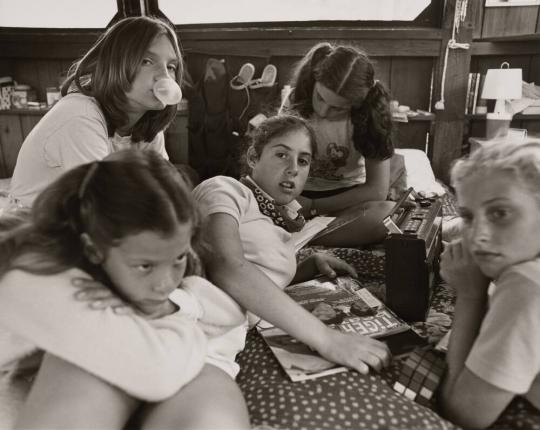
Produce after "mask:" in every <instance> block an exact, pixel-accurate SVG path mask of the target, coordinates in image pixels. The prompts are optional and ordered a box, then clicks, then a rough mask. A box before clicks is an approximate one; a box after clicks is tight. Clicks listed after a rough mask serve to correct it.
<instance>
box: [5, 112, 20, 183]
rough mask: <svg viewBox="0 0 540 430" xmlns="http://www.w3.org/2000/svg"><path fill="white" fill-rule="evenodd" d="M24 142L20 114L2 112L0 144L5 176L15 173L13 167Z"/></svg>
mask: <svg viewBox="0 0 540 430" xmlns="http://www.w3.org/2000/svg"><path fill="white" fill-rule="evenodd" d="M22 142H23V134H22V129H21V124H20V119H19V116H17V115H2V114H1V113H0V146H1V147H2V150H1V155H2V160H0V162H1V163H2V165H3V169H0V170H3V172H1V171H0V174H3V175H4V176H3V177H5V178H9V177H11V176H12V175H13V169H14V168H15V163H16V161H17V155H18V154H19V149H20V148H21V145H22Z"/></svg>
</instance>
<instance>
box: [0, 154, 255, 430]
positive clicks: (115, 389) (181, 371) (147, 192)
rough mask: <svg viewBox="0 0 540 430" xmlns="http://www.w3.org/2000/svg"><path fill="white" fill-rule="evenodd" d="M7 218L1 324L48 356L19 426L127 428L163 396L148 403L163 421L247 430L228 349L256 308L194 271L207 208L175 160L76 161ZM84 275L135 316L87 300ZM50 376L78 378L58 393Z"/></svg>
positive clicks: (238, 341) (151, 417)
mask: <svg viewBox="0 0 540 430" xmlns="http://www.w3.org/2000/svg"><path fill="white" fill-rule="evenodd" d="M7 224H9V223H6V227H9V228H6V231H5V232H3V233H2V234H1V235H0V250H1V254H2V256H3V258H2V262H1V263H0V264H1V266H0V274H2V275H3V276H2V277H1V278H0V284H1V288H0V308H1V309H0V314H1V316H0V323H1V324H2V326H4V327H5V328H8V329H9V330H11V331H12V332H13V333H15V334H17V335H19V336H21V337H23V338H25V339H26V340H27V341H29V342H30V343H32V344H33V346H34V348H37V349H40V350H43V351H45V352H46V353H47V354H46V358H45V360H44V362H43V364H42V365H41V368H40V371H39V373H38V377H37V380H36V382H35V384H34V386H33V388H32V391H31V393H30V396H29V398H28V401H27V402H26V404H25V406H24V408H23V411H22V414H21V417H20V420H19V425H21V426H22V427H24V428H30V427H33V426H41V427H50V428H55V427H57V426H58V425H60V424H61V425H63V426H67V427H72V428H77V427H80V426H81V425H83V424H84V426H91V427H103V428H114V427H118V428H123V427H124V425H125V423H126V421H127V419H128V418H129V417H130V415H131V414H132V413H133V412H134V409H135V407H136V406H138V405H139V404H140V400H143V401H151V402H159V403H143V405H142V406H143V410H144V411H145V412H144V414H143V418H142V419H143V422H145V423H152V425H153V426H154V427H160V428H172V427H175V426H178V427H179V428H182V425H183V424H185V425H188V424H189V423H199V424H200V425H201V427H205V426H206V427H208V428H215V427H216V426H225V427H228V428H247V427H248V419H247V413H246V409H245V404H244V401H243V399H242V396H241V394H240V391H239V389H238V387H237V386H236V384H235V382H234V379H233V378H234V376H235V375H236V372H237V370H238V369H237V368H236V367H237V366H236V364H235V363H234V354H233V353H231V356H228V355H227V354H228V353H229V352H230V351H232V350H235V352H237V351H238V350H239V349H241V347H242V346H243V335H244V334H245V329H244V327H243V326H244V320H245V316H244V313H243V312H242V311H241V310H240V308H239V307H238V306H237V305H236V303H235V302H234V301H233V300H232V299H230V298H229V297H228V296H226V295H225V294H224V293H223V292H222V291H221V290H219V289H217V288H216V287H214V286H213V285H211V284H209V283H208V282H207V281H205V280H204V279H202V278H199V277H196V276H189V277H186V272H189V265H190V259H191V254H192V247H193V246H194V245H196V243H197V240H198V236H199V232H200V228H199V215H198V212H197V209H196V207H195V205H194V202H193V198H192V196H191V190H190V186H189V185H188V184H186V183H185V182H184V181H183V180H182V178H181V177H180V174H179V173H178V171H177V170H176V169H175V167H174V166H173V165H171V164H170V163H169V162H168V161H167V160H165V159H163V157H161V156H160V155H159V154H157V153H156V152H153V151H149V152H143V151H135V150H129V151H121V152H118V153H115V154H113V155H111V156H109V157H107V158H106V159H105V160H102V161H95V162H92V163H89V164H84V165H81V166H78V167H76V168H74V169H72V170H70V171H68V172H67V173H65V174H64V175H62V176H61V177H60V178H59V179H58V180H57V181H55V182H54V183H52V184H51V185H49V186H48V187H47V188H46V189H45V190H44V191H43V192H42V193H41V194H40V195H39V197H38V198H37V199H36V202H35V204H34V206H33V207H32V210H31V213H30V217H29V219H28V220H27V221H25V222H23V223H20V222H19V223H15V226H13V225H12V226H9V225H7ZM85 274H88V275H91V276H92V278H93V279H94V280H97V281H100V282H101V284H102V285H103V286H102V287H101V288H103V289H109V290H111V291H113V292H114V294H116V295H117V296H119V297H120V298H121V299H123V300H124V301H125V302H126V303H128V304H129V305H130V306H131V307H132V309H133V310H134V312H132V313H127V314H124V315H117V314H115V313H114V312H113V311H112V310H111V309H110V308H108V309H98V310H93V309H90V308H89V307H88V306H87V305H86V303H82V302H78V301H76V300H75V299H74V298H73V295H74V287H73V286H71V284H70V282H71V279H70V278H72V277H75V276H79V277H84V276H85ZM179 287H180V288H179ZM96 288H97V287H96ZM209 310H212V312H209ZM203 333H204V334H206V336H204V334H203ZM229 340H230V342H231V343H230V344H229V343H227V342H228V341H229ZM214 345H227V347H226V348H225V350H224V351H221V350H219V348H217V347H216V348H214ZM6 350H7V349H4V348H2V351H3V352H4V353H5V352H6ZM2 355H3V354H2V353H0V358H1V356H2ZM16 358H17V357H11V359H16ZM19 358H20V357H19ZM1 361H2V363H0V364H1V365H2V366H4V365H6V364H8V365H9V363H6V362H5V360H1ZM205 363H206V366H205ZM201 369H202V371H201ZM87 372H88V373H87ZM231 376H232V377H231ZM51 381H66V382H65V384H64V382H59V384H60V387H61V389H55V390H53V394H51V383H52V382H51ZM67 381H71V382H70V383H69V384H68V382H67ZM55 384H56V383H55ZM213 385H217V386H219V388H215V387H213ZM55 387H56V385H55ZM211 387H213V388H211ZM87 389H88V390H87ZM47 393H48V394H47ZM89 393H90V394H89ZM89 396H90V399H89ZM110 397H112V398H113V399H112V400H110V401H108V402H105V404H104V401H102V400H100V399H102V398H104V399H109V398H110ZM92 400H96V402H95V403H93V402H92ZM197 401H198V402H202V404H206V405H207V407H204V408H202V409H198V408H195V407H193V404H192V403H193V402H197ZM65 402H68V404H69V405H71V407H70V408H66V406H65ZM83 405H85V407H82V406H83ZM88 405H95V407H94V406H91V407H88ZM100 408H102V409H100ZM171 408H172V409H173V410H171ZM59 409H61V410H62V411H63V412H62V413H61V414H60V413H59V412H58V411H59ZM98 410H99V413H96V411H98ZM202 410H204V411H205V412H204V413H203V412H202ZM208 410H211V411H213V413H209V412H208ZM149 425H150V424H149Z"/></svg>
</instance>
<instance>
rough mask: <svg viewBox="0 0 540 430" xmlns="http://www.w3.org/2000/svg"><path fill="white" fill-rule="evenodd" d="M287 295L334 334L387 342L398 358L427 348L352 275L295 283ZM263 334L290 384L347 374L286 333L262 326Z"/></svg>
mask: <svg viewBox="0 0 540 430" xmlns="http://www.w3.org/2000/svg"><path fill="white" fill-rule="evenodd" d="M285 292H286V293H287V294H288V295H289V296H290V297H292V298H293V299H294V300H295V301H296V302H297V303H298V304H300V305H301V306H302V307H303V308H304V309H306V310H307V311H308V312H311V313H312V314H313V315H315V316H316V317H317V318H319V319H320V320H321V321H323V322H324V323H325V324H327V325H328V326H330V327H332V328H333V329H336V330H341V331H343V332H348V333H360V334H363V335H366V336H370V337H372V338H381V341H383V342H384V341H388V343H387V344H388V346H389V348H390V350H391V351H392V353H393V354H394V355H400V354H403V353H406V352H408V351H410V350H412V348H414V347H415V346H418V345H421V344H424V343H425V341H424V339H423V338H421V337H420V336H418V335H417V334H416V333H415V332H414V331H413V330H412V329H411V327H410V326H409V325H408V324H407V323H406V322H405V321H403V320H402V319H400V318H399V317H398V316H396V315H395V314H394V313H393V312H392V311H391V310H390V309H389V308H388V307H387V306H385V305H384V304H383V303H382V302H381V301H380V300H379V299H377V298H376V297H375V296H374V295H373V294H371V293H370V292H369V291H368V290H367V289H366V288H364V287H362V284H361V283H360V282H359V281H357V280H356V279H354V278H351V277H349V276H340V277H337V278H335V279H329V278H327V277H318V278H315V279H313V280H310V281H307V282H302V283H299V284H293V285H290V286H288V287H286V288H285ZM258 331H259V333H260V334H261V336H262V338H263V339H264V340H265V342H266V343H267V345H268V346H269V347H270V349H271V350H272V352H273V354H274V355H275V357H276V358H277V360H278V362H279V364H280V365H281V366H282V368H283V369H284V370H285V372H286V373H287V375H288V377H289V378H290V379H291V380H292V381H303V380H306V379H314V378H319V377H321V376H326V375H331V374H334V373H338V372H344V371H347V370H348V369H347V368H346V367H344V366H340V365H338V364H336V363H332V362H330V361H328V360H326V359H324V358H322V357H321V356H320V355H319V354H318V353H317V352H316V351H314V350H312V349H311V348H309V347H308V346H307V345H305V344H303V343H302V342H300V341H298V340H296V339H295V338H293V337H292V336H290V335H288V334H287V333H285V332H284V331H283V330H281V329H279V328H277V327H273V326H267V327H266V328H265V327H264V326H262V327H259V328H258Z"/></svg>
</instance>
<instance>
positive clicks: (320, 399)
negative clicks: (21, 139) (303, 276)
mask: <svg viewBox="0 0 540 430" xmlns="http://www.w3.org/2000/svg"><path fill="white" fill-rule="evenodd" d="M398 153H399V154H401V155H402V156H403V163H402V164H403V165H402V166H401V167H403V168H400V165H399V164H398V165H397V168H395V171H394V175H393V176H394V180H393V183H394V185H395V187H394V189H393V192H395V193H399V190H400V189H402V188H406V187H408V186H413V187H414V188H415V189H416V190H417V191H422V192H424V193H435V194H438V195H440V196H442V198H443V200H444V202H445V204H444V205H443V215H444V216H443V223H448V224H449V223H451V222H452V220H453V219H454V218H455V211H454V207H453V199H452V196H451V195H450V193H449V191H448V189H446V188H445V187H444V186H443V185H442V184H440V183H438V182H437V181H436V180H435V177H434V175H433V172H432V170H431V167H430V165H429V161H428V159H427V157H426V156H425V154H424V153H422V152H421V151H419V150H408V149H407V150H398ZM0 185H5V186H6V187H7V185H8V181H3V182H2V183H0ZM6 187H4V188H0V197H4V198H5V197H6V196H5V194H6V193H4V194H2V193H1V191H4V192H5V191H6V189H5V188H6ZM6 200H7V199H6ZM0 202H1V201H0ZM0 211H1V209H0ZM315 251H323V252H329V253H332V254H334V255H336V256H338V257H340V258H343V259H344V260H346V261H348V262H349V263H351V264H352V265H353V266H354V267H355V268H356V270H357V272H358V273H359V276H360V280H361V281H362V282H363V283H364V285H365V286H366V287H368V289H369V290H370V291H371V292H373V293H374V294H375V295H379V296H381V295H382V294H383V292H384V288H385V285H384V276H383V267H384V251H383V250H382V249H381V247H372V248H369V249H352V248H331V249H330V248H320V247H308V248H304V249H303V250H301V251H300V252H299V255H298V258H299V259H302V258H305V257H306V256H307V255H309V254H310V253H312V252H315ZM432 297H433V298H432V302H431V306H430V310H429V314H428V317H427V319H426V321H425V322H421V323H415V324H414V328H415V330H416V331H417V332H418V333H420V334H421V335H422V336H424V337H425V338H427V339H428V340H429V342H430V343H432V344H433V343H435V342H437V341H438V340H439V339H440V338H441V337H442V336H443V335H444V334H445V333H446V332H447V331H448V329H449V328H450V326H451V322H452V313H453V303H454V296H453V294H452V292H451V291H450V290H449V288H448V287H447V285H445V284H444V282H442V281H439V282H437V284H436V286H435V288H434V291H433V296H432ZM237 361H238V363H239V364H240V366H241V372H240V374H239V376H238V384H239V386H240V388H241V390H242V392H243V393H244V396H245V398H246V402H247V405H248V409H249V412H250V415H251V420H252V424H253V429H254V430H255V429H258V430H288V429H306V430H315V429H333V430H334V429H335V430H337V429H368V430H371V429H373V430H376V429H379V430H385V429H388V430H398V429H410V430H413V429H414V430H421V429H456V428H458V427H456V426H454V425H453V424H451V423H450V422H448V421H446V420H444V419H442V418H441V417H440V416H439V415H438V414H437V406H436V404H434V403H430V404H429V406H428V407H426V406H422V405H420V404H417V403H415V402H413V401H411V400H408V399H407V398H406V397H404V396H402V395H400V394H398V393H397V392H395V391H394V390H393V389H392V386H393V383H394V381H396V379H397V377H398V375H399V372H400V370H401V368H402V366H403V359H400V360H395V361H394V362H393V364H392V365H391V366H390V367H389V368H388V369H386V370H385V371H383V372H381V373H380V374H375V373H371V374H369V375H366V376H363V375H360V374H358V373H355V372H345V373H338V374H334V375H330V376H326V377H322V378H318V379H314V380H308V381H303V382H294V383H293V382H291V381H290V380H289V379H288V378H287V376H286V375H285V373H284V371H283V370H282V369H281V367H280V366H279V364H278V363H277V361H276V360H275V358H274V356H273V354H272V353H271V352H270V350H269V348H268V347H267V346H266V344H265V343H264V341H263V340H262V338H261V337H260V336H259V334H258V333H257V332H256V331H253V330H252V331H250V332H249V334H248V338H247V342H246V348H245V349H244V351H243V352H242V353H241V354H239V356H238V358H237ZM30 386H31V378H30V377H27V376H26V375H18V376H17V377H14V376H13V375H9V374H0V429H9V428H11V427H12V426H13V423H14V420H15V416H16V412H17V410H18V409H19V407H20V406H21V404H22V402H23V401H24V398H25V396H26V394H27V392H28V389H29V387H30ZM492 428H493V429H497V430H503V429H513V428H520V429H540V413H539V412H538V411H537V410H536V409H534V408H533V407H532V406H531V405H530V404H528V403H527V402H526V401H524V400H521V399H517V400H515V401H514V402H513V403H512V404H511V405H510V406H509V407H508V409H507V411H505V413H504V414H503V415H502V416H501V418H500V419H499V420H498V421H497V422H496V423H495V425H494V426H493V427H492Z"/></svg>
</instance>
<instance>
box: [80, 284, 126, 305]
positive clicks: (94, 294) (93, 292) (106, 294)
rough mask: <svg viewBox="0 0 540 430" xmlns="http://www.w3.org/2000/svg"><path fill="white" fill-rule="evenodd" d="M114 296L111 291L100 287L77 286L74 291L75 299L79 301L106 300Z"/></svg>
mask: <svg viewBox="0 0 540 430" xmlns="http://www.w3.org/2000/svg"><path fill="white" fill-rule="evenodd" d="M111 298H116V297H115V296H114V294H113V293H112V291H110V290H108V289H106V288H104V287H103V286H100V287H83V288H79V289H78V290H77V292H76V293H75V299H77V300H80V301H83V302H85V301H94V300H106V299H111Z"/></svg>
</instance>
